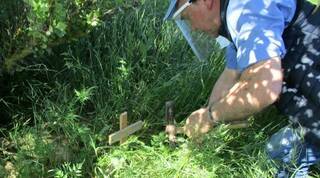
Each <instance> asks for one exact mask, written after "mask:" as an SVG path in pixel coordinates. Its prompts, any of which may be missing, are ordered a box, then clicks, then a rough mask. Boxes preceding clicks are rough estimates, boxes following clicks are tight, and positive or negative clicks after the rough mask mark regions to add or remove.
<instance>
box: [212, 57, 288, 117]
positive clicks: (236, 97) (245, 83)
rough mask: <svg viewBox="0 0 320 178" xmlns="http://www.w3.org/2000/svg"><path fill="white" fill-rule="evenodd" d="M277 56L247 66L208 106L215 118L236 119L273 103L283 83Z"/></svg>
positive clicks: (279, 61) (279, 60)
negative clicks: (226, 89)
mask: <svg viewBox="0 0 320 178" xmlns="http://www.w3.org/2000/svg"><path fill="white" fill-rule="evenodd" d="M282 79H283V74H282V69H281V59H280V57H275V58H271V59H269V60H265V61H261V62H259V63H257V64H254V65H252V66H250V67H249V68H248V69H246V70H245V71H244V72H243V73H242V74H241V76H240V79H239V81H238V82H237V83H236V84H235V85H234V86H233V87H232V88H231V89H230V90H229V92H228V93H227V94H226V95H225V96H224V97H222V98H221V99H220V100H219V101H218V102H215V103H214V104H212V105H211V106H209V107H210V109H211V114H212V117H213V118H214V120H216V121H224V120H226V121H227V120H239V119H243V118H245V117H247V116H250V115H252V114H254V113H256V112H259V111H261V110H262V109H263V108H265V107H267V106H269V105H271V104H272V103H274V102H275V101H276V100H277V98H278V96H279V94H280V92H281V87H282Z"/></svg>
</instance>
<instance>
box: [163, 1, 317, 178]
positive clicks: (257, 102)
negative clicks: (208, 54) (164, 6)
mask: <svg viewBox="0 0 320 178" xmlns="http://www.w3.org/2000/svg"><path fill="white" fill-rule="evenodd" d="M167 19H173V20H175V21H176V23H177V25H178V26H179V28H180V29H181V30H182V32H183V34H184V36H185V37H186V39H187V41H188V43H189V44H190V46H191V47H192V49H193V50H194V51H195V54H196V55H197V54H198V55H197V56H198V57H199V53H197V50H196V49H195V45H194V44H193V41H192V39H191V37H190V36H188V35H186V34H187V32H188V29H187V30H186V27H188V25H189V27H190V28H191V30H192V31H202V32H205V33H207V34H209V35H210V36H212V37H217V36H219V35H222V36H224V37H226V38H228V39H229V41H230V42H231V44H230V45H229V46H228V47H227V52H226V67H225V69H224V71H223V72H222V74H221V76H220V77H219V79H218V81H217V82H216V84H215V86H214V88H213V90H212V93H211V96H210V98H209V104H208V107H206V108H201V109H199V110H197V111H194V112H193V113H192V114H191V115H190V116H189V117H188V119H187V121H186V125H185V132H186V134H187V135H188V136H189V137H198V136H200V135H202V134H205V133H207V132H208V131H209V130H210V129H211V128H212V127H213V126H214V125H216V124H217V123H220V122H228V121H235V120H244V119H246V117H248V116H250V115H252V114H255V113H257V112H259V111H261V110H262V109H264V108H265V107H267V106H269V105H271V104H273V103H276V105H277V107H278V108H279V110H280V111H281V112H282V113H284V114H286V115H288V116H289V120H290V124H289V126H288V127H285V128H283V129H281V130H280V131H279V132H278V133H276V134H274V135H273V136H272V137H271V139H270V142H269V143H268V144H267V152H268V154H269V155H270V157H271V158H273V159H274V160H275V161H280V164H279V171H278V173H277V177H290V176H295V177H306V176H307V174H308V168H309V166H310V165H313V164H315V163H317V162H318V161H319V160H320V110H319V108H320V38H319V36H320V27H319V24H320V12H319V10H317V9H316V8H315V6H313V5H312V4H310V3H309V2H307V1H305V0H297V2H296V0H260V1H252V0H241V1H239V0H230V1H229V0H171V1H170V6H169V8H168V11H167V14H166V17H165V20H167ZM189 31H190V30H189ZM225 108H228V109H225Z"/></svg>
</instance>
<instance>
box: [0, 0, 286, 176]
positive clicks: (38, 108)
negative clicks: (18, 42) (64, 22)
mask: <svg viewBox="0 0 320 178" xmlns="http://www.w3.org/2000/svg"><path fill="white" fill-rule="evenodd" d="M165 5H166V4H164V3H163V1H161V0H155V1H141V4H139V5H131V4H130V5H128V7H127V6H126V7H119V8H117V10H116V11H115V15H113V16H112V17H110V18H109V19H107V20H106V21H105V22H104V23H102V24H101V26H99V27H98V28H97V29H95V30H94V31H93V32H92V33H90V35H89V36H88V37H86V38H82V39H80V40H79V41H75V42H73V43H70V44H66V45H63V46H59V47H57V48H54V49H51V51H48V53H47V54H45V55H43V56H39V57H37V58H32V57H31V58H32V60H38V61H41V62H42V63H43V64H41V65H38V64H37V65H30V66H28V67H25V68H22V71H20V72H17V73H16V74H15V75H14V76H10V79H12V80H10V81H9V82H8V84H7V86H8V87H9V90H8V91H7V92H8V93H7V95H6V96H5V97H4V98H2V100H0V101H1V102H6V105H5V106H6V110H7V111H8V112H9V113H10V114H11V116H12V122H13V123H14V124H13V126H12V127H11V129H10V130H9V131H7V130H6V129H2V130H1V133H2V135H3V137H2V138H1V140H0V141H1V143H2V144H1V147H0V177H6V176H11V177H12V176H18V177H223V178H224V177H226V178H229V177H239V178H242V177H252V178H255V177H272V176H271V175H272V173H273V172H274V171H275V169H274V168H273V166H272V165H271V163H270V162H269V161H267V158H266V155H265V153H264V145H265V142H266V140H267V138H268V137H269V136H270V135H271V134H272V133H274V132H275V131H276V130H277V129H279V128H281V126H283V125H285V123H286V120H285V119H284V118H283V117H281V116H279V115H278V114H277V113H276V112H275V110H274V109H273V108H270V109H268V110H266V111H264V112H263V113H262V114H259V115H257V116H255V117H252V118H251V120H252V126H251V127H250V128H248V129H243V130H227V129H226V128H225V127H223V126H221V127H218V128H216V129H214V130H213V131H212V132H211V133H210V134H209V135H207V136H206V138H205V140H204V142H203V144H201V145H198V144H195V143H192V142H190V141H189V140H188V139H186V138H184V137H179V144H178V146H177V147H172V146H170V144H169V143H168V141H167V138H166V136H165V134H164V132H163V129H164V121H163V118H164V109H165V108H164V104H165V102H166V101H167V100H174V101H175V103H176V109H175V113H176V120H177V121H178V122H180V121H182V122H183V121H184V119H185V118H186V117H187V116H188V115H189V114H190V112H192V111H194V110H195V109H197V108H199V107H201V106H202V105H204V104H205V103H206V101H207V97H208V96H209V94H210V91H211V88H212V86H213V84H214V82H215V80H216V79H217V76H218V75H219V74H220V73H221V71H222V69H223V67H224V62H223V52H222V51H219V50H218V49H216V53H215V54H213V55H212V56H211V58H210V59H209V60H207V61H203V62H200V61H198V60H197V59H196V58H195V56H194V55H193V53H192V51H191V50H190V48H189V47H188V45H187V43H186V42H185V40H183V37H182V36H181V34H180V33H179V31H178V30H177V29H176V28H175V26H174V25H173V24H172V23H166V24H163V22H162V17H163V15H164V14H163V13H164V9H165V8H166V7H165ZM30 76H32V77H30ZM123 111H128V112H129V122H130V123H133V122H135V121H137V120H144V121H145V127H144V129H143V130H142V131H140V132H139V133H137V134H135V136H133V137H130V139H129V141H128V142H126V143H125V144H123V145H121V146H119V145H117V144H115V145H114V146H109V145H107V135H108V134H110V133H112V132H114V131H116V130H118V124H119V123H118V117H119V114H120V113H121V112H123Z"/></svg>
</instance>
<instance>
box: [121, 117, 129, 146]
mask: <svg viewBox="0 0 320 178" xmlns="http://www.w3.org/2000/svg"><path fill="white" fill-rule="evenodd" d="M127 126H128V113H127V112H124V113H122V114H121V115H120V130H123V129H125V128H126V127H127ZM126 140H127V137H126V136H122V139H120V144H122V143H124V142H125V141H126Z"/></svg>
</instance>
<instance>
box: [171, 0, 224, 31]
mask: <svg viewBox="0 0 320 178" xmlns="http://www.w3.org/2000/svg"><path fill="white" fill-rule="evenodd" d="M170 18H173V19H174V20H178V19H182V20H185V21H187V22H188V23H189V25H190V27H191V29H192V30H193V31H201V32H205V33H207V34H208V35H210V36H214V37H217V36H218V31H219V28H220V25H221V21H220V0H171V4H170V6H169V9H168V12H167V15H166V17H165V19H170Z"/></svg>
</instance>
